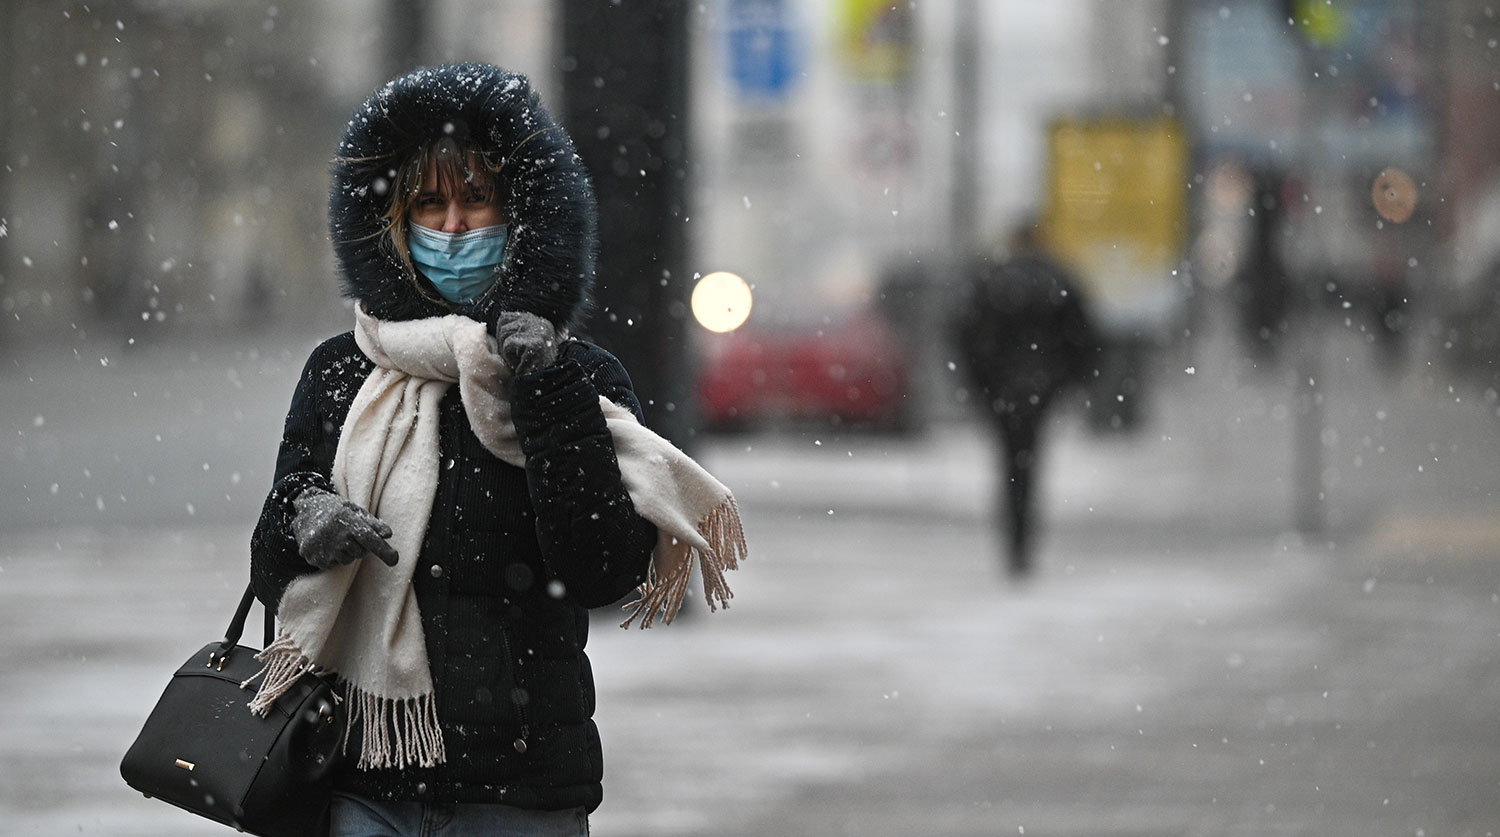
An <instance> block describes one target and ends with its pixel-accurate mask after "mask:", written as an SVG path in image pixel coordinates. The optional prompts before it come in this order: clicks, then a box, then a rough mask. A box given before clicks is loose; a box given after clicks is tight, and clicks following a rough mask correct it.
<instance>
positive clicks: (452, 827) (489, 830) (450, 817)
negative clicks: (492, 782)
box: [329, 793, 589, 837]
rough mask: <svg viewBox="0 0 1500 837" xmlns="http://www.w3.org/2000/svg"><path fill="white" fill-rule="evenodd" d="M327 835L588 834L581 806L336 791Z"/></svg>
mask: <svg viewBox="0 0 1500 837" xmlns="http://www.w3.org/2000/svg"><path fill="white" fill-rule="evenodd" d="M329 815H330V819H331V821H332V827H331V828H330V829H329V837H588V833H589V816H588V812H586V811H584V810H583V809H582V808H574V809H571V810H567V811H528V810H526V809H524V808H512V807H511V806H509V805H487V804H479V803H459V804H456V805H427V804H424V803H421V802H376V801H374V800H370V799H365V798H364V797H361V796H354V795H352V794H346V793H335V794H334V795H333V808H332V810H331V811H330V812H329Z"/></svg>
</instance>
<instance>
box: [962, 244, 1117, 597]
mask: <svg viewBox="0 0 1500 837" xmlns="http://www.w3.org/2000/svg"><path fill="white" fill-rule="evenodd" d="M953 333H954V336H955V338H956V342H957V348H958V353H959V360H960V363H961V365H962V368H963V372H964V374H965V376H966V379H967V381H968V384H969V386H970V388H971V395H970V401H971V402H972V403H974V404H976V405H977V406H978V407H979V408H980V410H981V411H982V414H983V417H984V420H985V421H987V422H988V423H989V424H990V425H991V427H992V428H993V429H994V432H995V434H996V437H997V438H996V442H997V449H998V452H999V455H1000V478H1001V479H1000V482H1001V490H1000V491H999V497H998V499H999V506H1000V508H999V519H1000V520H1002V521H1004V522H1005V523H1007V524H1009V532H1008V534H1009V537H1008V538H1007V539H1006V541H1005V548H1006V556H1005V558H1006V566H1007V567H1008V569H1009V571H1010V573H1011V575H1012V576H1023V575H1026V574H1027V573H1029V572H1030V571H1031V568H1032V555H1031V551H1032V540H1033V537H1032V536H1033V530H1034V519H1035V509H1034V506H1035V503H1034V500H1033V490H1034V487H1035V483H1036V470H1037V461H1038V456H1039V447H1040V444H1041V428H1042V422H1043V421H1044V419H1045V418H1046V415H1047V411H1048V408H1049V407H1050V406H1051V405H1052V402H1053V399H1054V398H1055V397H1056V396H1057V394H1058V393H1059V392H1061V391H1062V390H1063V389H1065V388H1066V387H1068V386H1071V385H1075V384H1081V383H1083V382H1084V380H1085V379H1086V378H1088V377H1089V376H1090V375H1094V374H1097V372H1096V370H1097V368H1098V364H1099V355H1100V343H1099V339H1098V336H1097V333H1096V330H1095V328H1094V326H1093V325H1092V324H1091V322H1090V319H1089V315H1088V311H1087V308H1086V305H1085V302H1084V300H1083V298H1082V295H1081V292H1080V290H1079V286H1078V283H1077V282H1076V281H1075V280H1074V279H1073V277H1072V276H1071V275H1070V274H1069V273H1068V271H1067V270H1066V269H1065V268H1064V267H1063V266H1062V265H1061V264H1060V263H1059V262H1058V261H1057V260H1056V259H1055V258H1053V257H1052V256H1051V255H1050V254H1048V253H1047V252H1046V250H1045V248H1044V246H1043V245H1042V243H1041V241H1040V236H1039V235H1038V230H1037V228H1036V225H1035V224H1034V223H1023V224H1021V225H1020V226H1019V227H1018V228H1017V229H1016V231H1015V233H1014V234H1013V235H1012V240H1011V247H1010V253H1009V254H1008V256H1007V257H1006V258H1004V259H995V258H992V257H989V256H981V257H977V258H975V259H974V260H973V261H972V262H971V263H970V264H969V265H968V267H967V270H966V276H965V277H964V285H963V290H962V292H961V294H960V296H959V304H958V306H957V308H956V310H955V311H954V313H953Z"/></svg>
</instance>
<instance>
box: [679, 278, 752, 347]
mask: <svg viewBox="0 0 1500 837" xmlns="http://www.w3.org/2000/svg"><path fill="white" fill-rule="evenodd" d="M750 304H751V294H750V286H749V285H748V284H746V282H745V280H744V279H742V278H740V277H739V276H737V275H735V274H733V273H729V272H727V271H722V270H721V271H717V272H714V273H710V274H708V275H707V276H705V277H703V278H702V279H699V280H698V284H697V285H695V286H694V287H693V301H692V305H693V317H694V318H696V319H697V320H698V324H699V325H701V326H703V327H704V328H706V329H708V330H709V331H714V332H718V333H720V334H722V333H724V332H727V331H734V330H735V329H737V328H739V327H740V326H742V325H744V324H745V320H746V319H747V318H748V317H749V316H750Z"/></svg>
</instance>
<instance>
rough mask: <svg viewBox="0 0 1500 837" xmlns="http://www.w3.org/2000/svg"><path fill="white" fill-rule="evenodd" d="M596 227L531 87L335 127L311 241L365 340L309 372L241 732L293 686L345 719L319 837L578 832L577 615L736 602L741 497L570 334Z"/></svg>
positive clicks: (404, 89)
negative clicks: (313, 690) (333, 263)
mask: <svg viewBox="0 0 1500 837" xmlns="http://www.w3.org/2000/svg"><path fill="white" fill-rule="evenodd" d="M594 212H595V210H594V203H593V196H592V192H591V190H590V187H589V183H588V180H587V177H586V175H585V173H584V171H583V168H582V166H581V164H580V162H579V160H578V158H577V156H576V155H575V154H574V152H573V148H572V145H571V143H570V141H569V140H568V138H567V136H566V135H565V133H564V132H563V131H562V130H561V129H560V128H559V127H558V126H557V125H556V124H555V123H554V122H553V121H552V119H551V117H550V116H549V115H548V114H547V112H546V111H545V110H544V109H543V108H542V106H541V104H540V102H539V100H538V99H537V97H536V95H535V94H534V93H533V92H532V91H531V89H530V86H529V85H528V83H527V81H526V79H525V78H524V77H522V76H519V75H515V74H513V73H508V72H506V71H504V70H501V69H499V68H496V67H492V66H489V65H479V64H467V65H456V66H447V67H439V68H435V69H429V70H419V71H416V72H413V73H411V74H409V75H406V76H403V77H401V78H399V79H396V80H395V81H392V82H391V83H390V84H387V85H386V86H384V87H382V88H381V89H380V90H378V91H377V92H376V93H375V94H374V95H372V96H371V97H370V98H369V99H368V100H367V101H366V102H365V103H364V105H363V106H362V107H361V108H360V109H359V110H357V111H356V112H355V114H354V116H353V117H352V119H351V120H350V122H349V124H348V127H347V130H346V132H345V136H344V138H343V141H342V143H341V144H340V146H339V152H338V156H337V158H336V160H335V163H334V170H333V186H332V190H331V198H330V210H329V215H330V227H331V231H332V238H333V244H334V249H335V252H336V255H337V256H338V260H339V264H340V268H341V274H342V281H343V289H344V292H345V295H346V296H349V297H351V298H352V299H354V300H355V303H356V305H355V308H356V327H355V329H354V330H353V331H352V332H346V333H344V334H341V335H339V336H337V337H334V338H331V339H329V340H328V341H326V342H324V343H323V344H322V345H320V346H318V347H317V349H315V350H314V351H313V353H312V356H311V357H310V358H309V360H308V362H307V365H306V367H305V369H304V371H303V373H302V377H301V380H300V381H299V383H298V386H297V389H296V392H295V394H294V396H293V399H292V405H291V409H290V411H289V413H288V416H287V421H286V429H285V434H284V436H283V439H282V443H281V449H280V453H279V457H278V459H277V466H276V478H275V484H274V486H273V488H272V491H271V492H270V495H269V496H268V497H267V499H266V502H265V506H264V508H263V511H262V514H261V518H260V521H259V523H258V524H257V526H256V529H255V533H254V536H253V537H252V542H251V563H252V578H253V580H254V583H255V586H256V593H257V595H258V596H259V597H260V599H261V600H262V601H264V602H266V603H267V604H268V605H270V606H275V607H277V608H278V618H279V623H280V627H279V633H278V637H277V640H276V642H275V643H273V644H272V645H271V646H270V647H268V648H267V649H266V650H265V652H263V655H262V657H263V659H264V660H265V661H266V670H265V672H263V676H262V678H261V680H260V682H259V686H258V688H259V691H258V693H257V695H256V698H255V701H254V702H253V703H252V708H253V709H255V710H256V711H261V712H264V711H266V710H267V709H268V707H269V706H270V704H271V702H273V701H274V700H275V698H276V696H277V695H279V694H280V693H281V692H282V691H284V690H285V689H286V688H287V687H288V686H289V685H290V683H291V682H292V681H293V680H295V678H296V677H297V676H298V675H299V674H301V673H302V672H304V671H308V670H317V671H320V672H330V673H332V674H333V675H336V678H337V681H338V682H339V684H340V688H341V690H342V692H343V694H344V698H345V700H344V705H345V707H346V710H347V712H346V714H347V718H348V734H349V740H348V746H347V748H346V749H347V754H346V758H345V759H343V760H342V762H341V763H340V765H339V767H338V768H337V775H336V779H335V789H336V794H335V797H334V803H333V806H332V811H331V817H332V827H333V832H332V833H333V834H334V835H348V837H355V836H356V835H387V834H390V835H406V834H412V835H415V834H418V833H423V834H426V833H430V832H428V831H422V830H421V829H423V828H424V827H427V828H430V827H431V824H432V823H434V822H443V823H449V826H448V827H449V828H451V829H453V830H452V831H443V832H441V833H451V834H467V833H476V834H478V833H482V834H538V835H541V834H547V835H550V834H559V835H561V834H584V833H587V815H588V813H589V812H591V811H593V810H594V809H595V808H596V807H597V806H598V805H599V803H600V800H601V798H602V788H601V784H600V780H601V778H602V775H603V766H602V761H601V750H600V744H599V737H598V732H597V730H596V728H595V726H594V723H593V721H592V715H593V710H594V687H593V679H592V675H591V672H590V668H589V663H588V658H587V656H586V655H585V654H584V650H583V649H584V645H585V642H586V640H587V636H588V614H587V609H588V608H592V607H598V606H602V605H606V604H609V603H612V602H614V601H617V600H619V599H620V598H621V597H622V596H625V595H627V594H629V593H630V592H631V591H632V590H633V589H636V588H637V587H638V586H639V587H640V590H641V593H642V596H641V599H640V600H639V602H638V603H637V608H638V609H637V614H638V615H641V616H642V617H643V619H642V625H643V626H647V625H649V624H650V621H651V620H652V618H653V617H654V616H655V615H657V614H658V613H660V614H662V615H664V617H665V618H666V620H667V621H670V620H671V617H672V616H673V615H674V613H675V612H676V608H677V607H678V605H680V601H681V595H682V591H683V589H684V585H685V582H686V577H687V571H688V569H689V567H690V566H691V565H692V564H693V563H694V562H695V561H696V562H697V563H698V565H699V568H700V570H701V571H703V577H704V579H705V593H706V595H707V596H708V597H709V603H710V605H711V606H713V605H717V604H727V599H728V597H729V591H728V588H727V587H725V586H724V585H723V577H722V571H723V570H724V569H733V568H734V567H735V566H736V565H737V562H738V560H739V559H740V558H741V557H743V555H744V541H743V534H742V532H741V530H740V528H739V521H738V515H737V512H736V510H735V506H734V500H733V497H732V496H731V495H730V494H729V492H728V491H727V490H726V489H724V488H723V486H722V485H720V484H718V483H717V481H715V480H713V478H712V477H711V476H709V475H708V474H707V473H705V472H703V471H702V469H701V468H698V467H697V465H696V464H695V463H693V462H692V460H690V459H688V458H687V457H686V456H685V455H683V454H682V453H681V452H680V451H677V450H676V449H675V448H672V447H671V445H669V444H667V443H666V442H665V441H664V440H662V439H661V438H660V437H658V436H655V434H652V433H651V432H650V431H649V430H646V429H645V428H644V427H642V426H641V425H640V424H639V423H638V421H639V418H640V406H639V403H638V402H637V400H636V397H635V395H634V393H633V392H632V391H631V385H630V379H629V377H628V376H627V375H626V373H625V370H624V369H623V368H622V367H621V366H620V364H619V363H618V362H617V361H616V360H615V359H614V358H613V357H612V356H610V355H609V354H608V353H606V352H605V351H604V350H602V349H600V348H598V347H596V346H593V345H591V344H589V343H586V342H584V341H581V340H577V339H572V338H570V337H569V336H568V334H569V332H570V331H571V330H572V329H573V328H575V327H576V326H578V325H579V324H580V321H581V319H582V315H583V312H584V306H585V301H586V299H587V292H588V289H589V283H590V281H591V277H592V264H593V254H592V249H593V246H594V223H595V222H594ZM371 558H374V559H375V560H371ZM634 618H635V617H634V616H632V617H631V619H634ZM629 621H630V620H627V622H626V624H627V625H628V624H629ZM424 822H425V823H427V824H428V825H427V826H424V825H423V823H424ZM465 828H467V829H469V830H468V831H465V830H462V829H465Z"/></svg>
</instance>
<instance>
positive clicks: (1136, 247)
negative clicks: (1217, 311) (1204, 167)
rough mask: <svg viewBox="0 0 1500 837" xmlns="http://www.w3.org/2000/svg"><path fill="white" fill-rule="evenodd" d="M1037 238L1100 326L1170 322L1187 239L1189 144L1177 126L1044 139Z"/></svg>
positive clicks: (1119, 127)
mask: <svg viewBox="0 0 1500 837" xmlns="http://www.w3.org/2000/svg"><path fill="white" fill-rule="evenodd" d="M1047 146H1048V162H1049V171H1048V175H1047V176H1048V182H1047V188H1046V209H1045V211H1044V214H1043V223H1042V236H1043V240H1044V241H1045V242H1046V244H1047V246H1048V248H1049V249H1050V250H1051V252H1052V253H1053V254H1054V255H1056V256H1057V257H1058V258H1060V259H1062V261H1063V262H1065V263H1066V264H1067V265H1068V266H1069V267H1070V268H1072V269H1073V270H1074V271H1075V272H1076V273H1077V274H1078V275H1079V278H1080V280H1081V281H1082V282H1083V284H1084V286H1085V289H1086V290H1087V291H1089V292H1090V294H1089V296H1090V299H1091V301H1092V302H1093V303H1094V307H1095V308H1096V309H1098V311H1099V313H1100V314H1101V315H1102V316H1103V317H1104V318H1106V319H1113V320H1116V321H1131V320H1138V319H1157V318H1160V317H1162V316H1167V311H1168V309H1170V308H1172V307H1173V306H1174V305H1176V304H1177V303H1178V302H1179V301H1180V300H1179V299H1178V298H1179V297H1180V294H1181V290H1180V285H1179V283H1177V282H1176V281H1175V278H1174V272H1175V270H1176V268H1177V265H1178V262H1179V260H1180V259H1181V257H1182V252H1183V247H1184V245H1185V243H1186V237H1187V182H1188V177H1189V174H1188V145H1187V136H1186V132H1185V131H1184V130H1183V129H1182V126H1181V125H1180V124H1179V123H1178V122H1177V120H1175V119H1171V118H1167V117H1160V118H1154V119H1144V120H1140V119H1129V118H1124V117H1121V118H1101V119H1085V120H1063V121H1060V122H1057V123H1055V124H1054V125H1053V126H1052V128H1051V130H1050V132H1049V135H1048V138H1047Z"/></svg>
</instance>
